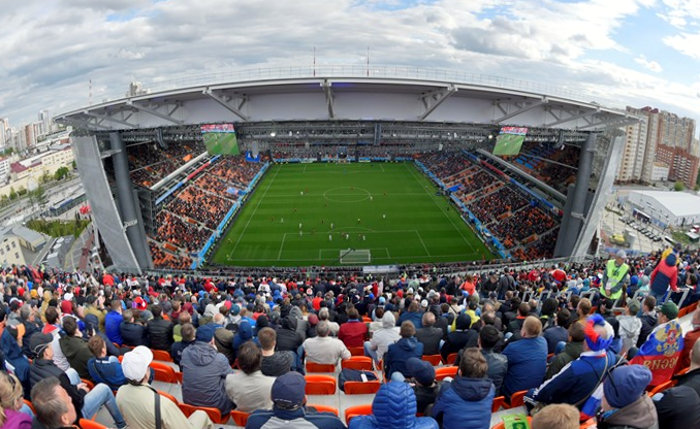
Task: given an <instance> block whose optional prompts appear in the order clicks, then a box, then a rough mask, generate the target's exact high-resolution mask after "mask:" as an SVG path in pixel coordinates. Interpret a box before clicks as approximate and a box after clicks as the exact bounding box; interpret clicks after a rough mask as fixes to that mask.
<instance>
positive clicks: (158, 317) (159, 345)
mask: <svg viewBox="0 0 700 429" xmlns="http://www.w3.org/2000/svg"><path fill="white" fill-rule="evenodd" d="M162 312H163V310H162V308H161V306H160V305H157V304H156V305H152V306H151V313H153V320H151V321H149V322H148V325H147V326H146V331H147V332H148V344H149V347H150V348H152V349H156V350H165V351H167V352H169V351H170V348H171V347H172V345H173V323H172V322H170V321H169V320H165V319H163V315H162Z"/></svg>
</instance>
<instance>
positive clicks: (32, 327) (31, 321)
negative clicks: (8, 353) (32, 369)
mask: <svg viewBox="0 0 700 429" xmlns="http://www.w3.org/2000/svg"><path fill="white" fill-rule="evenodd" d="M36 313H37V309H36V307H33V306H32V305H31V304H29V303H28V304H24V305H23V306H22V307H21V308H20V309H19V321H20V323H22V325H24V336H23V337H22V338H23V341H22V353H24V355H25V356H27V357H29V355H30V354H31V351H30V349H29V339H30V338H31V337H32V335H34V333H35V332H41V329H42V327H43V325H42V323H41V319H40V318H39V317H38V316H37V314H36Z"/></svg>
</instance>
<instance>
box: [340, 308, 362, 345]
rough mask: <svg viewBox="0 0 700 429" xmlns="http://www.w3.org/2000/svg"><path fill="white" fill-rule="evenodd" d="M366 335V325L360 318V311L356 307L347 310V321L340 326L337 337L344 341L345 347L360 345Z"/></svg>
mask: <svg viewBox="0 0 700 429" xmlns="http://www.w3.org/2000/svg"><path fill="white" fill-rule="evenodd" d="M366 337H367V325H365V323H364V322H363V321H362V319H360V313H359V312H358V311H357V309H356V308H354V307H353V308H350V309H349V310H348V321H347V322H345V323H343V324H342V325H341V326H340V330H339V331H338V339H339V340H341V341H342V342H343V343H345V346H346V347H362V345H363V344H364V342H365V338H366Z"/></svg>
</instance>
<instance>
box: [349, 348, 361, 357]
mask: <svg viewBox="0 0 700 429" xmlns="http://www.w3.org/2000/svg"><path fill="white" fill-rule="evenodd" d="M348 350H350V354H351V355H352V356H364V355H365V348H364V347H362V346H360V347H348Z"/></svg>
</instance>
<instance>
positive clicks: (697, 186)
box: [693, 183, 700, 192]
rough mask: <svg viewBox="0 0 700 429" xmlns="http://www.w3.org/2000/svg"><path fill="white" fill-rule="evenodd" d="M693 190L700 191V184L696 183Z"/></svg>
mask: <svg viewBox="0 0 700 429" xmlns="http://www.w3.org/2000/svg"><path fill="white" fill-rule="evenodd" d="M693 191H695V192H697V191H700V184H697V183H696V184H695V186H693Z"/></svg>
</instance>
